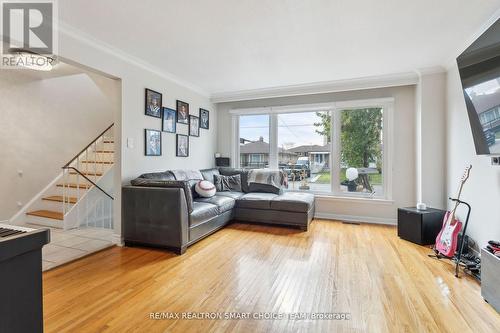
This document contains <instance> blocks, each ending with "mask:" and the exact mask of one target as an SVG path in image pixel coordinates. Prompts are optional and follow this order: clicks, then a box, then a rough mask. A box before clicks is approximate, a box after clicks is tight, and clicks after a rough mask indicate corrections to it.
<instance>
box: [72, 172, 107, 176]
mask: <svg viewBox="0 0 500 333" xmlns="http://www.w3.org/2000/svg"><path fill="white" fill-rule="evenodd" d="M82 173H83V174H84V175H85V176H102V172H83V171H82ZM69 174H70V175H78V172H76V171H70V172H69Z"/></svg>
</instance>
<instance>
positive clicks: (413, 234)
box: [398, 207, 446, 245]
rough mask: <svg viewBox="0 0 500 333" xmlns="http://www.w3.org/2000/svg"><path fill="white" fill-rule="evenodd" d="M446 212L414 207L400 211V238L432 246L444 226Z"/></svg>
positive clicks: (400, 209)
mask: <svg viewBox="0 0 500 333" xmlns="http://www.w3.org/2000/svg"><path fill="white" fill-rule="evenodd" d="M445 213H446V212H445V211H444V210H440V209H435V208H427V209H426V210H418V209H417V208H414V207H407V208H399V209H398V236H399V237H400V238H402V239H404V240H407V241H410V242H412V243H416V244H420V245H432V244H434V243H435V242H436V237H437V235H438V234H439V231H440V230H441V227H442V225H443V219H444V215H445Z"/></svg>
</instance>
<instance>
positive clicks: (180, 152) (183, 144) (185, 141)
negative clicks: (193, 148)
mask: <svg viewBox="0 0 500 333" xmlns="http://www.w3.org/2000/svg"><path fill="white" fill-rule="evenodd" d="M175 156H177V157H188V156H189V135H184V134H177V136H176V139H175Z"/></svg>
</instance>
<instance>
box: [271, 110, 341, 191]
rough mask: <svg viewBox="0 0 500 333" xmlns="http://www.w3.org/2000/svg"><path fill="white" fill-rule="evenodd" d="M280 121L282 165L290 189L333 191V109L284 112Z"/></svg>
mask: <svg viewBox="0 0 500 333" xmlns="http://www.w3.org/2000/svg"><path fill="white" fill-rule="evenodd" d="M277 120H278V124H277V126H278V166H279V168H280V169H282V170H285V171H286V173H287V174H288V178H289V189H291V190H311V191H316V192H330V191H331V184H330V179H331V174H330V155H331V153H330V152H331V144H330V112H296V113H284V114H278V115H277Z"/></svg>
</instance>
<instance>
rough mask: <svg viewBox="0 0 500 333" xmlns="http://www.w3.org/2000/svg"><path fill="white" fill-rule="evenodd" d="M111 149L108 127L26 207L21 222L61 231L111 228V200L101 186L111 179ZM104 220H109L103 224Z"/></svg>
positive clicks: (112, 143)
mask: <svg viewBox="0 0 500 333" xmlns="http://www.w3.org/2000/svg"><path fill="white" fill-rule="evenodd" d="M114 149H115V148H114V139H113V124H111V125H110V126H109V127H108V128H106V129H105V130H104V131H103V132H102V133H101V134H100V135H99V136H98V137H97V138H96V139H95V140H93V141H92V142H91V143H89V144H88V145H87V146H86V147H85V148H84V149H83V150H82V151H80V153H78V154H77V155H76V156H75V157H74V158H73V159H71V160H70V161H69V162H68V163H66V165H64V166H63V167H62V173H61V175H59V176H58V177H57V179H56V180H55V181H54V182H53V184H52V185H50V186H48V187H47V189H45V190H44V191H43V192H42V193H41V194H40V195H39V197H38V198H36V200H35V201H34V202H33V203H32V204H30V205H29V206H28V208H27V209H26V216H25V221H26V222H27V223H28V224H36V225H42V226H47V227H53V228H61V229H72V228H77V227H79V226H81V225H82V224H85V223H87V224H89V223H90V224H92V225H93V226H97V223H102V225H101V226H102V227H109V228H111V227H112V202H113V197H112V195H111V194H109V189H108V190H105V189H103V188H102V186H103V185H102V183H104V182H106V183H109V180H110V179H111V180H112V170H113V163H114V152H115V150H114ZM111 182H112V181H111ZM89 218H90V219H91V221H89ZM104 219H106V220H109V221H108V223H106V225H104V223H103V222H102V220H104ZM99 221H100V222H99Z"/></svg>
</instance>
